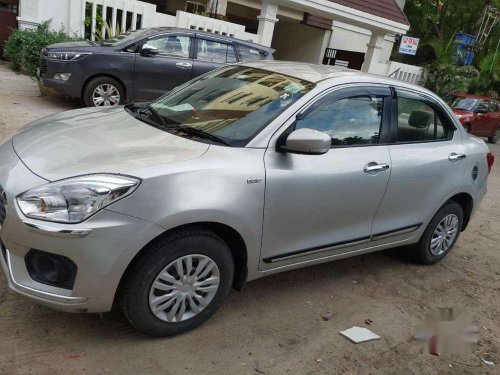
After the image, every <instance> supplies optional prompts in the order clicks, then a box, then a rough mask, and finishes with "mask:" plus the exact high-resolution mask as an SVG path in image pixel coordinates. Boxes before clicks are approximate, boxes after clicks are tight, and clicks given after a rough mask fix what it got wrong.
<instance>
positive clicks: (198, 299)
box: [121, 229, 234, 337]
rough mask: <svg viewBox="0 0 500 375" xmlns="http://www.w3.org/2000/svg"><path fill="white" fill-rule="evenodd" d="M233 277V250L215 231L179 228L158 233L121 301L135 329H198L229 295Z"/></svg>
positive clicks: (129, 277)
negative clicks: (157, 238) (158, 237)
mask: <svg viewBox="0 0 500 375" xmlns="http://www.w3.org/2000/svg"><path fill="white" fill-rule="evenodd" d="M233 276H234V262H233V257H232V254H231V251H230V249H229V247H228V245H227V244H226V242H224V241H223V240H222V239H221V238H220V237H219V236H217V235H216V234H214V233H212V232H210V231H207V230H204V229H192V230H183V231H179V232H176V233H173V234H169V235H167V236H165V237H163V238H160V239H159V240H158V241H156V242H155V243H154V244H153V245H151V246H150V247H149V248H148V249H145V253H144V254H143V255H142V256H141V257H140V258H139V260H138V261H137V262H135V263H134V264H133V266H132V269H131V270H130V271H129V273H128V274H127V279H126V281H125V284H124V286H123V290H122V297H121V305H122V309H123V311H124V313H125V316H126V317H127V318H128V320H129V321H130V322H131V323H132V325H133V326H134V327H135V328H137V329H138V330H139V331H141V332H143V333H146V334H148V335H152V336H159V337H161V336H173V335H177V334H180V333H183V332H186V331H189V330H191V329H193V328H196V327H197V326H199V325H200V324H202V323H203V322H205V321H206V320H207V319H208V318H210V317H211V316H212V315H213V314H214V313H215V312H216V311H217V310H218V308H219V307H220V306H221V305H222V303H223V302H224V300H225V299H226V298H227V296H228V294H229V292H230V290H231V285H232V281H233Z"/></svg>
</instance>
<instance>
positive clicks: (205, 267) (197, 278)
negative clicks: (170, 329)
mask: <svg viewBox="0 0 500 375" xmlns="http://www.w3.org/2000/svg"><path fill="white" fill-rule="evenodd" d="M219 283H220V273H219V268H218V267H217V264H216V263H215V262H214V261H213V260H212V259H211V258H209V257H208V256H206V255H201V254H193V255H186V256H183V257H181V258H178V259H176V260H174V261H173V262H171V263H170V264H169V265H167V266H166V267H165V268H164V269H163V270H162V271H161V272H160V273H159V274H158V275H157V276H156V278H155V280H154V281H153V284H152V285H151V290H150V293H149V307H150V309H151V312H152V313H153V314H154V315H155V316H156V317H157V318H158V319H160V320H163V321H165V322H169V323H176V322H181V321H184V320H187V319H190V318H192V317H194V316H196V315H198V314H199V313H200V312H201V311H203V310H204V309H205V308H206V307H207V306H208V305H209V304H210V302H211V301H212V300H213V298H214V297H215V295H216V294H217V290H218V289H219Z"/></svg>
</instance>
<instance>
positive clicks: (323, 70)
mask: <svg viewBox="0 0 500 375" xmlns="http://www.w3.org/2000/svg"><path fill="white" fill-rule="evenodd" d="M238 65H243V66H248V67H252V68H257V69H263V70H268V71H271V72H275V73H279V74H284V75H288V76H291V77H295V78H298V79H302V80H305V81H309V82H312V83H318V82H320V81H324V80H327V79H330V78H338V77H353V78H356V79H359V81H362V80H363V78H369V79H367V82H372V81H374V80H377V81H378V83H382V84H389V85H394V86H402V85H404V86H411V87H414V88H417V89H418V90H420V91H428V90H426V89H424V88H423V87H421V86H416V85H413V84H409V83H407V82H403V81H399V80H396V79H394V78H389V77H386V76H381V75H376V74H369V73H364V72H361V71H359V70H354V69H349V68H344V67H341V66H332V65H320V64H311V63H302V62H295V61H279V60H256V61H249V62H244V63H240V64H238Z"/></svg>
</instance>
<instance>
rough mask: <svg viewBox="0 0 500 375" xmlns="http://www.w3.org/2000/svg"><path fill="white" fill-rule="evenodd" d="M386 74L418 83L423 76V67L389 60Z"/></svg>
mask: <svg viewBox="0 0 500 375" xmlns="http://www.w3.org/2000/svg"><path fill="white" fill-rule="evenodd" d="M386 75H387V76H390V77H392V78H396V79H399V80H400V81H405V82H409V83H414V84H416V85H419V84H421V83H422V81H423V78H424V69H423V68H421V67H420V66H415V65H408V64H402V63H398V62H396V61H389V66H388V68H387V73H386Z"/></svg>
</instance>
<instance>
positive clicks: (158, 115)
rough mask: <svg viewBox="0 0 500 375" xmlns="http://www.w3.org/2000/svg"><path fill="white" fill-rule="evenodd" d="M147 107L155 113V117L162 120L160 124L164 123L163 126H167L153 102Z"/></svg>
mask: <svg viewBox="0 0 500 375" xmlns="http://www.w3.org/2000/svg"><path fill="white" fill-rule="evenodd" d="M145 109H147V110H148V111H149V112H151V113H152V114H153V116H154V117H156V118H157V119H158V120H160V124H162V125H163V126H167V124H166V123H165V120H164V119H163V117H161V115H160V114H159V113H158V111H157V110H156V109H154V107H153V106H152V105H151V104H147V105H146V107H145Z"/></svg>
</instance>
